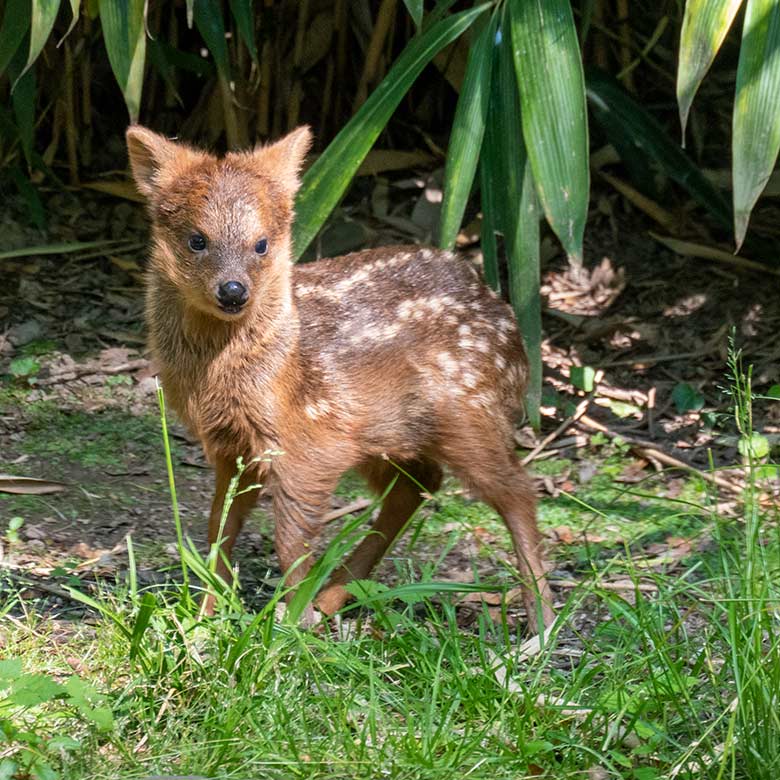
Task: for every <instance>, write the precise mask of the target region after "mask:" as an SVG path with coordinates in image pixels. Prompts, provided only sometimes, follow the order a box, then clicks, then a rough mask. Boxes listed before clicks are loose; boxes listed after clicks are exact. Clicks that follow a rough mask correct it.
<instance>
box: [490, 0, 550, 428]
mask: <svg viewBox="0 0 780 780" xmlns="http://www.w3.org/2000/svg"><path fill="white" fill-rule="evenodd" d="M506 22H507V18H506V14H505V15H504V19H503V20H502V26H501V28H499V34H498V35H496V36H495V45H494V46H493V52H494V57H493V59H494V69H495V70H494V74H493V83H492V86H491V91H490V112H489V116H488V122H487V127H486V131H485V140H484V142H483V146H482V155H483V179H482V181H483V193H482V197H483V212H485V213H486V212H487V210H488V207H486V205H485V203H486V200H485V199H486V197H487V198H488V199H489V207H490V209H491V211H492V212H493V214H492V216H491V217H490V219H491V221H492V224H493V225H494V226H495V227H497V228H498V232H499V233H502V234H503V236H504V248H505V250H506V257H507V267H508V271H509V298H510V300H511V302H512V306H513V308H514V310H515V314H516V316H517V321H518V324H519V325H520V329H521V331H522V334H523V340H524V342H525V346H526V351H527V352H528V358H529V362H530V364H531V368H530V377H529V383H528V389H527V393H526V411H527V413H528V417H529V419H530V421H531V424H532V425H534V427H538V425H539V405H540V401H541V393H542V357H541V335H542V331H541V328H542V326H541V304H540V299H539V217H540V215H539V211H538V205H537V199H536V192H535V190H534V179H533V174H532V172H531V165H530V159H529V155H528V152H527V150H526V146H525V141H524V139H523V125H522V119H521V109H520V103H519V100H518V96H517V80H516V76H515V69H514V58H513V52H512V49H511V45H510V42H509V37H508V25H507V24H506ZM501 33H503V34H501Z"/></svg>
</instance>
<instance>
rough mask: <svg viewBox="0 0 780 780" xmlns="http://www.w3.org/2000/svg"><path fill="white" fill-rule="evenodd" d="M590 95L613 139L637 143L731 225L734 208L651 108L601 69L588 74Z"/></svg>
mask: <svg viewBox="0 0 780 780" xmlns="http://www.w3.org/2000/svg"><path fill="white" fill-rule="evenodd" d="M587 87H588V89H587V95H588V101H589V103H590V106H591V108H592V110H593V115H594V116H595V118H596V120H597V121H598V123H599V124H600V125H601V126H602V128H603V129H604V132H605V133H606V134H607V137H608V138H609V139H610V141H613V142H614V141H615V137H616V136H617V137H618V139H619V140H618V142H617V143H615V146H616V147H617V148H618V150H619V149H620V145H621V144H626V143H633V144H634V145H635V147H636V150H637V151H638V152H641V154H642V155H643V156H644V157H645V158H646V159H649V160H652V161H653V162H654V163H656V165H658V167H659V168H660V169H661V171H662V172H663V173H664V174H665V175H666V176H668V177H669V178H670V179H672V180H673V181H676V182H677V183H678V184H679V185H680V186H682V187H683V188H684V189H685V190H686V191H687V192H688V193H689V194H690V195H691V197H692V198H693V199H694V200H696V201H697V202H698V203H699V204H701V205H702V206H704V208H705V209H707V211H708V212H709V213H710V215H711V216H712V217H714V218H715V219H716V220H717V221H718V222H719V223H720V224H721V225H723V226H724V227H729V226H730V225H731V210H730V208H729V205H728V203H727V202H726V200H724V198H723V196H722V195H721V194H720V193H719V192H718V191H717V190H716V189H715V187H713V186H712V184H711V183H710V182H709V181H708V180H707V179H706V178H705V176H704V174H702V172H701V171H700V170H699V168H698V167H697V166H696V165H695V164H694V163H693V161H692V160H691V159H690V157H688V155H687V154H686V153H685V151H684V150H683V149H682V147H681V146H680V145H679V144H677V143H676V142H675V141H673V140H672V139H671V138H670V137H669V135H668V134H667V132H666V130H664V128H663V127H662V126H661V125H660V124H659V123H658V121H657V120H656V119H655V117H653V116H652V115H651V114H650V113H649V112H648V111H646V110H645V109H644V108H643V107H642V106H640V105H639V103H637V102H636V101H635V100H634V99H633V98H632V97H631V96H630V95H629V94H628V93H627V92H626V91H625V90H624V89H623V88H622V87H621V86H620V84H618V83H617V81H616V80H615V79H613V78H612V77H611V76H609V75H607V74H606V73H603V72H602V71H600V70H598V69H595V68H593V69H589V70H588V73H587Z"/></svg>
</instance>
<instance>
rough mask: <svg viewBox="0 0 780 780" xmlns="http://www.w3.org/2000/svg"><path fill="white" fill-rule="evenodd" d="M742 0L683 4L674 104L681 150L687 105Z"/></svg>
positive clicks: (703, 1)
mask: <svg viewBox="0 0 780 780" xmlns="http://www.w3.org/2000/svg"><path fill="white" fill-rule="evenodd" d="M741 5H742V0H687V2H686V3H685V16H684V17H683V23H682V32H681V33H680V61H679V64H678V66H677V104H678V106H679V109H680V125H681V127H682V138H683V146H685V126H686V124H687V123H688V113H689V111H690V110H691V103H693V98H694V96H695V95H696V90H698V89H699V85H700V84H701V81H702V79H703V78H704V75H705V74H706V73H707V71H708V70H709V69H710V65H712V61H713V60H714V59H715V55H716V54H717V53H718V49H720V46H721V44H722V43H723V40H724V38H725V37H726V33H727V32H728V31H729V28H730V27H731V23H732V21H733V20H734V16H735V15H736V13H737V11H738V10H739V7H740V6H741Z"/></svg>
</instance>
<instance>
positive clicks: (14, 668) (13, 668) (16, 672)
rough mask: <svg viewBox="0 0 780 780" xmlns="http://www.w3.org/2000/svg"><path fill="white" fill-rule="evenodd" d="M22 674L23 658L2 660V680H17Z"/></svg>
mask: <svg viewBox="0 0 780 780" xmlns="http://www.w3.org/2000/svg"><path fill="white" fill-rule="evenodd" d="M21 673H22V659H21V658H3V659H2V660H0V680H15V679H16V678H17V677H19V676H20V675H21Z"/></svg>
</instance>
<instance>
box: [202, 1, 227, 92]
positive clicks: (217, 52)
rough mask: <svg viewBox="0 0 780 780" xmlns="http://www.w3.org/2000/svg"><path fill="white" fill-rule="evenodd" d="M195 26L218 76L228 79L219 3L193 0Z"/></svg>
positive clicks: (225, 42)
mask: <svg viewBox="0 0 780 780" xmlns="http://www.w3.org/2000/svg"><path fill="white" fill-rule="evenodd" d="M195 26H196V27H197V28H198V32H199V33H200V34H201V35H202V36H203V40H204V41H205V42H206V46H207V47H208V50H209V51H210V52H211V56H212V57H213V58H214V63H215V64H216V66H217V72H218V73H219V75H220V77H221V78H223V79H225V80H226V81H230V58H229V55H228V47H227V41H226V40H225V23H224V21H223V19H222V10H221V7H220V4H219V3H212V2H210V1H209V0H195Z"/></svg>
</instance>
